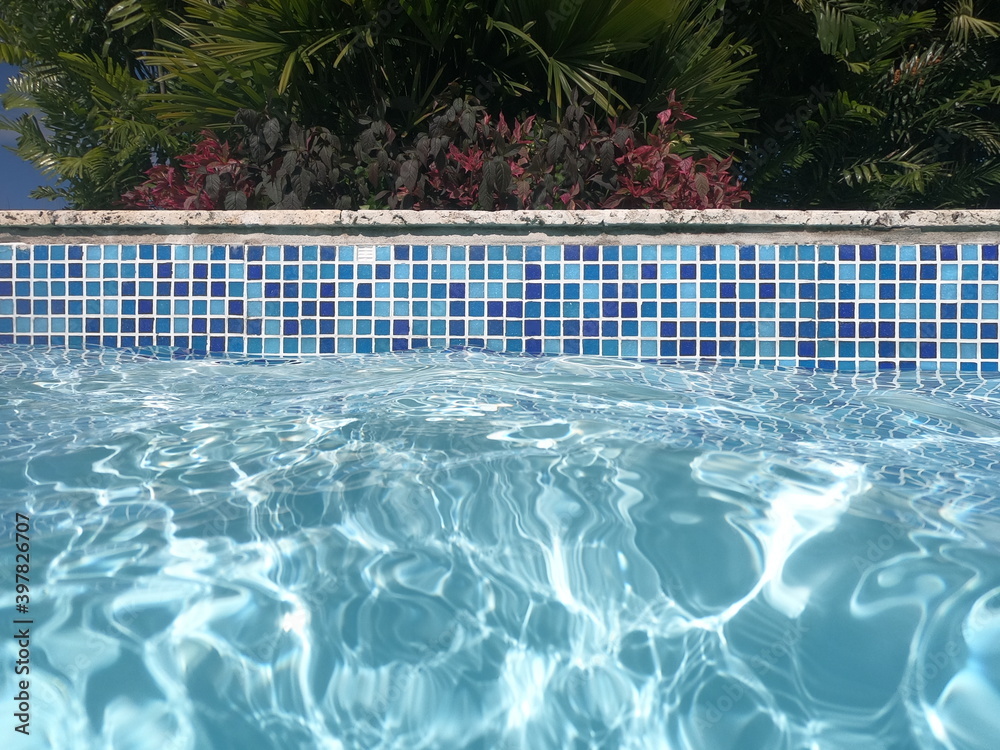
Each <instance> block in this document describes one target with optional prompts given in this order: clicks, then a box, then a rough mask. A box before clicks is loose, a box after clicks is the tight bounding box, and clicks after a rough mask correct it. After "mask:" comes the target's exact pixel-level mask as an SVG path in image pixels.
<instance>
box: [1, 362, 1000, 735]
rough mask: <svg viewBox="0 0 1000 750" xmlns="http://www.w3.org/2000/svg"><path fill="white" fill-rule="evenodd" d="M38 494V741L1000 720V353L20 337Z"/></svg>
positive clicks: (969, 725) (708, 731)
mask: <svg viewBox="0 0 1000 750" xmlns="http://www.w3.org/2000/svg"><path fill="white" fill-rule="evenodd" d="M18 512H20V513H25V514H27V515H29V516H30V518H31V523H32V525H33V536H32V547H31V561H32V599H31V602H32V603H31V617H32V618H33V621H34V625H33V626H32V627H33V630H32V645H31V649H32V656H31V659H32V661H31V676H30V677H31V692H32V707H31V710H32V714H31V723H32V733H31V735H30V737H23V736H20V735H14V733H13V732H11V731H10V727H5V728H4V731H5V733H6V734H7V736H8V737H9V736H14V743H15V745H14V746H16V747H32V748H34V747H38V748H41V747H51V748H95V749H96V748H114V749H115V750H130V749H131V748H136V749H139V748H143V749H144V748H149V749H150V750H153V749H155V750H182V749H188V748H190V749H192V750H194V749H198V750H201V749H203V748H212V749H216V748H218V749H220V750H221V749H223V748H234V749H235V748H240V749H241V750H243V749H249V750H254V749H256V748H281V749H282V750H293V749H298V748H324V749H332V748H401V749H402V748H405V749H407V750H413V749H415V748H469V749H471V748H482V749H483V750H487V749H489V750H495V749H497V748H506V749H512V748H602V749H606V748H637V749H638V748H642V749H643V750H655V749H667V748H670V749H678V750H687V749H701V748H704V749H706V750H726V749H727V748H733V749H734V750H757V749H763V750H784V749H787V750H799V749H800V748H814V749H816V750H839V749H840V748H844V749H845V750H847V749H850V750H860V749H864V750H875V749H879V750H882V749H885V750H895V749H899V750H903V749H910V748H949V749H953V750H972V749H973V748H976V749H979V748H982V749H983V750H986V749H990V750H995V748H997V747H998V746H1000V744H998V743H1000V379H998V378H995V377H980V376H972V375H965V376H958V375H934V374H930V373H881V374H850V375H847V374H836V373H829V372H806V371H801V370H765V369H747V368H740V367H735V366H732V367H730V366H721V365H715V364H699V363H687V364H679V363H672V364H670V363H660V364H656V363H650V364H643V363H637V362H626V361H618V360H611V359H600V358H566V357H553V358H532V357H517V356H502V355H497V354H490V353H484V352H475V351H450V352H436V353H434V352H429V353H409V354H395V355H384V356H383V355H367V356H339V357H335V358H327V359H322V358H316V359H302V360H300V361H294V360H286V361H260V360H249V359H240V358H215V359H195V358H191V359H183V358H182V359H178V358H174V357H171V356H170V354H169V353H167V354H165V355H164V354H158V353H156V352H147V353H145V354H143V353H125V352H117V351H113V350H103V351H87V352H84V351H53V350H46V349H40V348H31V347H6V348H0V525H2V526H3V536H2V554H3V559H4V560H8V561H11V560H13V558H14V549H13V529H14V524H15V514H16V513H18ZM10 569H11V565H10V564H5V567H4V573H3V574H4V576H5V577H4V578H3V583H2V585H0V601H2V603H3V606H4V608H5V611H8V612H13V611H14V610H13V605H14V590H13V589H14V585H13V578H12V576H11V574H10V572H9V571H10ZM16 616H17V615H15V617H16ZM0 651H2V657H3V661H4V663H5V664H7V665H10V664H12V663H13V661H14V659H15V658H16V653H17V646H16V644H15V642H14V641H13V639H10V638H8V639H5V640H4V641H3V642H2V646H0ZM13 679H14V675H13V670H12V669H9V668H5V669H4V670H2V672H0V681H2V683H3V687H4V695H5V696H7V697H8V698H9V697H10V696H12V695H13V687H14V686H13ZM5 700H6V699H5ZM8 703H9V701H8ZM9 708H10V706H9V705H8V709H9ZM9 713H10V711H9V710H8V711H5V712H4V715H6V716H7V720H6V721H7V723H12V722H13V719H11V718H10V716H9ZM6 743H7V740H5V745H6V746H8V747H10V746H11V745H10V744H6Z"/></svg>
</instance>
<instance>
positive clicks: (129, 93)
mask: <svg viewBox="0 0 1000 750" xmlns="http://www.w3.org/2000/svg"><path fill="white" fill-rule="evenodd" d="M179 6H180V0H124V2H122V3H120V4H119V5H117V6H114V4H113V3H112V2H110V1H109V0H4V3H3V4H2V5H0V61H3V62H6V63H10V64H12V65H16V66H18V67H20V69H21V74H20V76H19V77H17V78H15V79H14V80H13V81H11V84H10V86H9V89H8V92H7V93H6V94H5V95H4V97H3V105H4V107H5V108H8V109H14V108H19V107H24V108H28V109H30V110H32V111H34V112H37V113H38V114H26V115H23V116H21V117H20V118H18V119H16V120H11V119H10V118H3V119H2V120H0V127H3V128H5V129H8V130H12V131H14V132H15V133H17V136H18V140H17V148H16V151H17V153H18V154H19V155H20V156H21V158H23V159H25V160H27V161H29V162H32V163H33V164H35V165H36V166H38V167H39V168H40V169H41V170H42V171H43V172H45V173H47V174H51V175H55V176H56V177H57V178H58V179H59V185H58V186H57V187H56V188H51V187H43V188H39V189H38V190H36V191H35V192H34V193H33V195H34V197H41V198H44V197H50V198H57V197H61V198H64V199H66V201H67V202H68V203H69V205H70V206H72V207H75V208H101V207H107V206H109V205H111V204H112V203H113V202H114V201H115V200H116V199H117V198H118V196H119V195H121V194H122V192H123V190H125V189H126V188H127V187H129V186H131V185H132V184H134V183H135V182H136V181H137V179H138V178H139V177H140V175H141V172H142V171H143V170H144V169H146V168H148V167H149V165H150V164H151V160H152V159H154V158H156V157H157V156H158V157H160V158H163V157H165V156H166V154H168V153H172V152H175V151H176V150H178V149H179V148H181V147H183V145H185V143H186V141H185V139H183V138H179V137H178V136H177V135H176V134H173V133H170V132H169V131H166V130H164V129H163V128H162V126H161V125H160V124H159V123H158V122H157V121H156V119H155V117H154V116H153V115H152V114H151V113H150V112H149V111H148V109H147V106H146V104H145V102H143V101H142V96H143V95H145V94H147V93H149V92H151V91H154V90H158V89H159V85H158V84H157V83H156V82H155V80H154V78H155V75H156V70H155V69H153V68H151V67H150V66H149V64H148V63H147V62H146V61H145V60H144V58H143V56H142V54H141V53H140V52H138V51H137V50H139V49H141V48H145V47H148V46H150V45H151V44H152V43H153V39H154V37H155V36H156V34H157V24H158V20H157V19H159V18H161V17H162V16H163V15H164V14H165V13H167V12H168V11H170V10H173V9H176V8H177V7H179ZM109 10H110V11H111V13H110V14H109Z"/></svg>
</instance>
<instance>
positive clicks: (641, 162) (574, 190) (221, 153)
mask: <svg viewBox="0 0 1000 750" xmlns="http://www.w3.org/2000/svg"><path fill="white" fill-rule="evenodd" d="M668 105H669V108H668V109H665V110H663V111H662V112H660V113H659V114H658V115H657V117H656V120H655V123H654V124H653V126H652V128H651V129H649V131H648V132H644V130H643V129H642V128H639V127H637V119H638V118H637V116H636V115H632V116H631V117H630V118H628V119H627V120H625V121H618V120H616V119H614V118H609V119H608V120H607V124H606V126H603V127H602V126H599V125H598V124H597V122H596V121H595V119H594V118H593V117H591V116H589V115H587V114H586V113H585V111H584V108H583V107H582V106H580V105H579V104H577V103H575V102H574V103H571V104H570V105H569V106H567V107H566V109H565V113H564V115H563V117H562V118H561V119H560V120H559V121H552V120H545V119H541V118H537V117H534V116H531V117H527V118H525V119H524V120H523V121H519V120H516V119H515V120H514V121H513V122H512V123H508V122H507V121H506V119H505V118H504V116H503V115H502V114H501V115H500V116H499V117H496V118H495V117H493V116H491V115H490V114H489V113H487V111H486V110H485V108H484V107H483V106H481V105H480V104H479V103H478V102H477V101H476V100H475V99H473V98H471V97H464V98H455V99H454V100H453V101H452V102H451V103H450V104H446V105H443V106H441V107H440V108H439V109H440V110H442V111H440V112H439V114H437V115H436V116H435V117H433V118H432V119H431V120H430V121H429V124H428V127H427V129H426V130H425V131H420V132H418V133H416V134H415V135H414V136H410V137H401V136H400V135H398V134H397V133H396V132H395V131H394V130H393V129H392V127H391V126H390V125H389V124H388V123H386V122H385V121H384V120H368V119H365V120H362V121H361V125H362V126H363V129H362V130H361V132H360V135H359V136H358V137H357V139H356V141H355V142H354V143H353V144H350V147H348V148H345V147H344V146H343V144H342V143H341V140H340V139H339V138H338V137H337V136H336V135H334V134H333V133H331V132H330V131H329V130H327V129H326V128H322V127H313V128H302V127H300V126H298V125H297V124H295V123H287V124H283V123H282V122H281V121H280V120H279V119H278V118H275V117H268V116H266V115H264V114H261V113H255V112H251V111H248V110H242V111H240V112H239V113H238V115H237V117H236V125H237V126H238V127H237V131H236V132H237V133H238V134H239V135H238V137H237V139H236V141H235V144H234V146H233V147H230V146H229V145H228V144H226V143H223V142H221V141H220V140H219V139H218V137H217V136H215V135H214V134H212V133H211V132H209V131H205V132H204V133H203V138H202V140H201V141H200V142H198V143H197V144H196V146H195V148H194V150H193V151H192V152H191V153H188V154H184V155H182V156H180V157H178V158H177V159H176V160H175V161H176V164H174V163H171V164H170V165H158V166H156V167H153V168H152V169H150V170H149V171H148V172H147V173H146V174H147V180H146V181H145V182H144V183H143V184H142V185H140V186H139V187H137V188H136V189H134V190H131V191H129V192H128V193H126V194H125V195H124V196H123V199H122V203H123V205H124V206H126V207H130V208H147V209H156V208H173V209H221V208H226V209H242V208H278V209H299V208H340V209H352V208H390V209H483V210H498V209H546V208H548V209H553V208H566V209H589V208H723V207H738V206H740V205H741V204H742V202H743V201H746V200H749V197H750V196H749V195H748V194H747V193H746V192H745V191H744V190H743V189H742V187H741V186H740V184H739V182H738V181H737V180H736V178H735V176H734V175H732V174H731V173H730V171H729V170H730V167H731V159H728V158H727V159H723V160H720V159H717V158H716V157H714V156H704V157H701V158H695V157H694V156H692V155H688V154H685V141H686V140H687V137H686V135H685V133H684V131H683V130H682V129H681V128H680V125H681V123H683V122H685V121H690V120H693V119H694V118H693V117H692V116H691V115H689V114H687V113H686V112H685V111H684V109H683V107H682V106H681V105H680V104H679V103H678V102H677V101H676V100H675V99H674V98H673V95H671V96H670V97H669V100H668ZM237 157H238V158H237Z"/></svg>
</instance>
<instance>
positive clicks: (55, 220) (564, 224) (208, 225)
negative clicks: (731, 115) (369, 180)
mask: <svg viewBox="0 0 1000 750" xmlns="http://www.w3.org/2000/svg"><path fill="white" fill-rule="evenodd" d="M0 227H2V228H3V229H6V230H8V231H9V230H12V229H42V228H55V227H72V228H75V229H83V228H95V229H96V228H108V227H115V228H120V229H140V228H141V229H152V228H162V229H168V228H169V229H174V230H178V231H183V230H188V231H190V230H193V229H216V230H233V229H237V228H241V229H252V228H264V227H288V228H293V227H294V228H299V229H304V228H307V227H308V228H311V229H326V230H330V229H347V228H363V227H371V228H376V227H387V228H393V229H407V228H416V227H421V228H431V227H441V228H448V229H455V228H459V227H475V228H477V229H507V228H515V227H516V228H522V229H536V228H542V227H552V228H559V229H566V228H584V227H586V228H588V229H605V228H612V227H615V228H619V227H620V228H626V227H631V228H639V227H642V228H650V229H654V230H659V229H671V228H680V227H686V228H692V227H704V228H708V229H717V228H723V227H724V228H726V229H729V230H732V229H758V228H759V229H767V230H768V231H774V230H776V229H777V230H781V229H786V230H787V229H800V228H810V229H820V228H823V229H861V228H866V229H885V230H890V229H901V228H935V229H945V228H953V229H957V230H962V229H1000V210H996V209H983V210H962V211H959V210H936V211H753V210H747V209H708V210H704V211H695V210H676V211H666V210H648V211H646V210H602V211H0Z"/></svg>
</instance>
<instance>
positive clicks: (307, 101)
mask: <svg viewBox="0 0 1000 750" xmlns="http://www.w3.org/2000/svg"><path fill="white" fill-rule="evenodd" d="M127 1H128V2H138V0H127ZM723 4H724V3H723V2H722V0H675V1H674V2H670V3H664V2H662V0H435V1H433V2H432V0H323V1H320V0H257V1H256V2H253V3H247V2H226V3H213V2H211V1H210V0H185V3H184V17H183V19H179V20H177V21H170V22H167V23H166V25H167V26H168V27H169V28H170V30H171V31H172V32H173V33H174V34H175V37H176V38H175V39H174V40H173V41H164V42H161V44H160V45H159V47H160V49H159V50H158V51H157V52H156V53H155V54H151V55H150V56H149V57H148V58H147V60H148V62H150V63H152V64H155V65H157V66H159V67H161V68H162V69H163V70H164V71H165V73H164V76H163V80H165V81H168V82H171V83H172V84H175V85H176V86H177V87H178V88H180V89H183V93H181V92H178V91H173V90H172V91H170V92H169V93H168V94H166V95H163V96H160V97H157V96H156V95H155V94H153V95H152V97H151V98H152V99H155V100H156V101H155V103H154V105H153V109H154V111H156V112H157V113H158V114H159V115H160V116H161V117H163V118H165V119H167V120H170V121H173V122H176V123H178V124H181V125H182V126H184V127H186V128H189V129H199V128H203V127H210V128H213V129H219V128H223V127H225V126H226V125H227V124H228V123H229V122H230V121H231V120H232V118H233V117H234V116H235V113H236V111H237V110H238V109H244V108H245V109H252V110H255V111H268V112H270V113H272V114H274V115H276V116H279V117H283V118H285V119H287V120H291V121H295V122H299V123H301V124H302V125H303V126H305V127H312V126H323V127H327V128H329V129H330V130H332V131H333V132H336V133H340V134H342V135H345V136H346V135H348V134H351V132H352V128H356V127H357V115H358V114H366V115H369V116H371V117H374V118H376V119H385V120H386V121H387V122H388V123H390V125H391V126H392V127H393V128H394V129H395V130H396V131H398V132H401V133H402V132H405V131H407V130H408V129H411V128H414V127H416V126H417V125H418V124H419V123H421V122H423V121H425V120H426V119H427V118H428V117H430V116H432V115H433V114H434V113H435V110H434V108H433V106H434V102H435V100H440V99H441V93H442V91H444V90H445V89H446V88H448V89H456V87H457V90H455V93H456V94H457V95H458V96H464V95H472V96H476V97H477V98H478V99H480V100H485V101H486V103H487V106H488V107H489V108H490V110H491V111H492V112H493V113H494V114H499V113H500V112H504V113H505V114H506V116H507V117H508V118H510V117H513V116H516V115H518V114H521V115H526V114H548V116H549V117H550V118H552V117H554V116H555V115H556V113H557V112H561V111H562V109H563V108H564V106H565V103H566V102H567V95H568V92H569V91H570V89H576V90H579V91H581V92H582V93H583V94H584V95H587V96H589V97H590V99H591V100H592V101H593V102H594V106H595V108H596V111H601V112H603V113H604V114H611V115H620V114H621V113H623V112H625V111H627V110H629V109H632V108H635V109H637V110H639V111H640V112H641V113H643V114H646V115H649V116H653V115H655V113H656V112H659V111H660V110H662V109H663V108H664V106H665V103H666V97H667V95H668V93H669V92H670V91H672V90H676V91H677V92H678V93H679V95H680V96H681V97H683V98H684V100H685V101H686V102H687V103H688V106H689V108H690V109H691V111H692V112H694V113H695V114H696V115H697V116H698V118H699V119H698V125H697V126H696V127H695V128H694V129H693V130H692V132H691V133H690V135H691V137H692V143H693V146H694V147H695V148H699V149H702V150H706V151H708V152H711V153H715V154H717V155H721V154H722V153H726V152H728V151H729V149H730V147H731V146H732V145H733V144H734V143H735V142H736V141H737V138H738V135H739V133H740V132H741V130H742V129H743V123H744V122H745V121H746V119H747V118H748V117H749V116H751V114H752V111H751V110H750V109H749V108H747V107H741V106H739V105H738V102H737V98H736V97H737V93H738V91H739V89H740V87H741V86H743V85H744V84H745V83H746V82H747V81H748V80H749V73H750V71H749V68H748V65H749V62H750V60H751V55H750V54H749V50H748V49H747V48H746V47H745V46H743V45H740V44H738V43H737V42H735V41H734V40H733V38H732V36H731V35H720V31H721V24H722V15H721V12H720V10H721V7H722V6H723ZM359 84H360V85H359ZM354 132H356V130H355V131H354Z"/></svg>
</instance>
